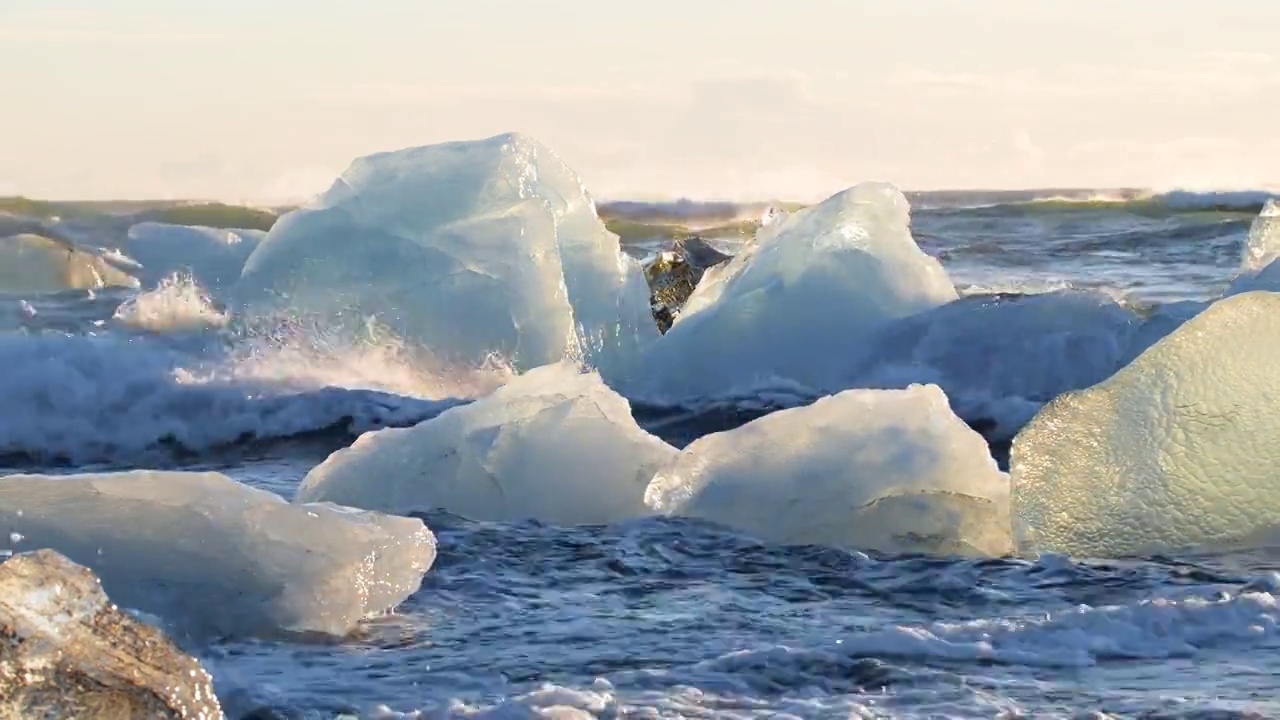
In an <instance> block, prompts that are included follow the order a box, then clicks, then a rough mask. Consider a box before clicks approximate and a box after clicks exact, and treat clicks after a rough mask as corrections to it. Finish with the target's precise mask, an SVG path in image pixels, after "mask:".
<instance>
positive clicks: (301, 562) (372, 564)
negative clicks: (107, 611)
mask: <svg viewBox="0 0 1280 720" xmlns="http://www.w3.org/2000/svg"><path fill="white" fill-rule="evenodd" d="M0 527H4V528H6V529H11V530H12V531H13V532H16V533H19V534H20V535H21V536H22V540H21V541H20V542H18V543H12V542H11V540H12V538H8V539H5V538H0V549H5V550H9V551H12V552H24V551H28V550H36V549H40V548H49V549H52V550H56V551H57V552H59V553H61V554H63V555H66V556H67V557H68V558H70V559H71V560H73V561H75V562H77V563H79V564H81V565H84V566H86V567H88V568H90V569H91V570H93V571H94V573H96V574H97V575H98V577H99V578H101V579H102V586H103V588H104V589H105V590H106V591H107V593H108V594H109V595H110V596H111V599H112V600H113V601H115V602H116V603H118V604H120V605H123V606H125V607H130V608H134V609H137V610H142V611H143V612H147V613H151V614H153V615H156V616H159V617H161V618H164V619H165V620H167V621H169V622H172V623H174V624H176V625H178V626H180V627H182V628H184V629H191V630H195V631H198V632H210V633H217V634H229V635H254V634H264V633H265V634H271V633H275V632H279V631H281V630H283V631H289V632H317V633H325V634H331V635H345V634H346V633H347V632H349V631H350V630H351V629H352V628H353V627H354V626H355V624H356V623H357V622H358V621H359V620H360V619H362V618H364V617H366V616H368V615H371V614H375V613H381V612H384V611H386V610H388V609H390V608H393V607H395V606H396V605H398V604H399V603H400V602H402V601H403V600H404V599H405V598H406V597H408V596H409V594H410V593H412V592H414V591H415V590H417V588H418V585H419V583H420V582H421V580H422V576H423V574H424V573H426V571H427V569H428V568H430V567H431V564H432V562H433V561H434V560H435V554H436V544H435V538H434V536H433V535H432V534H431V532H430V531H428V530H427V528H426V527H425V526H424V525H423V524H422V522H421V521H420V520H417V519H413V518H402V517H392V516H386V515H379V514H377V513H370V512H361V511H355V510H351V509H349V508H340V507H336V506H332V505H328V504H321V505H305V506H299V505H291V504H289V503H287V502H285V501H284V500H282V499H281V498H280V497H278V496H276V495H273V494H271V493H269V492H265V491H262V490H256V489H253V488H250V487H247V486H245V485H241V484H240V483H237V482H235V481H234V480H232V479H230V478H228V477H226V476H224V475H220V474H218V473H185V472H152V471H142V470H140V471H135V472H128V473H118V474H101V475H96V474H86V475H68V476H61V477H58V476H44V475H10V476H8V477H3V478H0Z"/></svg>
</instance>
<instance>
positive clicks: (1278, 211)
mask: <svg viewBox="0 0 1280 720" xmlns="http://www.w3.org/2000/svg"><path fill="white" fill-rule="evenodd" d="M1278 257H1280V203H1277V202H1276V200H1275V199H1269V200H1267V203H1266V205H1263V206H1262V211H1261V212H1259V213H1258V217H1256V218H1254V221H1253V224H1252V225H1250V226H1249V239H1248V241H1247V242H1246V243H1245V249H1244V257H1242V258H1241V259H1240V270H1241V271H1242V272H1245V271H1249V270H1261V269H1262V268H1264V267H1266V266H1268V265H1270V264H1271V262H1272V261H1273V260H1275V259H1276V258H1278Z"/></svg>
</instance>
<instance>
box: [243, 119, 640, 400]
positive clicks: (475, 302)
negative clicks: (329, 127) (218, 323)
mask: <svg viewBox="0 0 1280 720" xmlns="http://www.w3.org/2000/svg"><path fill="white" fill-rule="evenodd" d="M236 296H237V301H238V303H239V305H240V306H241V307H242V308H244V309H245V312H246V313H247V314H249V315H251V316H253V317H257V318H259V319H261V320H266V321H268V322H269V321H270V318H271V317H274V316H276V315H278V314H280V313H282V312H283V313H284V314H288V315H304V316H308V317H313V318H316V319H317V322H318V323H320V324H327V325H335V324H336V325H340V326H351V327H360V326H362V325H364V324H366V323H367V322H369V319H370V318H374V319H375V320H376V322H378V323H380V324H381V325H382V326H384V327H387V328H390V329H391V330H392V331H393V332H394V333H396V334H397V335H399V336H400V337H402V338H404V339H405V340H406V341H408V342H413V343H417V344H420V345H422V346H424V347H426V348H428V349H430V350H431V351H432V352H433V353H435V354H436V355H437V356H438V357H440V359H441V360H443V361H448V362H452V363H458V364H462V365H468V366H473V365H476V364H479V363H481V362H483V361H484V360H485V358H488V357H491V356H493V355H497V356H499V357H501V358H504V359H507V360H509V361H510V362H511V364H512V365H513V366H514V367H515V368H516V369H518V370H528V369H532V368H534V367H538V366H541V365H545V364H547V363H552V362H556V361H559V360H561V359H562V358H565V357H566V356H568V357H582V358H584V359H586V360H587V361H589V362H590V363H591V364H593V365H594V366H595V367H597V368H598V369H600V371H601V372H602V373H606V375H607V376H608V375H609V374H611V373H612V374H613V375H615V376H622V375H625V373H626V370H627V368H629V367H630V363H632V362H634V361H635V359H636V352H637V350H638V348H639V347H641V346H643V345H644V344H645V343H647V342H649V341H651V340H652V339H654V338H656V337H657V329H656V327H655V326H654V323H653V320H652V317H651V316H650V315H649V304H648V287H647V285H646V283H645V280H644V275H643V272H642V271H641V269H640V266H639V263H638V262H637V261H635V260H633V259H631V258H629V257H627V256H626V255H624V254H623V253H622V252H620V250H619V246H618V238H617V236H616V235H613V234H612V233H610V232H608V231H607V230H606V229H605V227H604V224H603V222H601V220H600V219H599V217H598V216H597V215H596V212H595V205H594V202H593V201H592V199H591V198H590V196H588V195H587V193H586V191H585V189H584V188H583V186H582V183H581V181H580V180H579V178H578V176H577V175H576V174H575V173H574V172H573V171H572V170H571V169H570V168H568V167H567V166H566V165H565V164H564V163H563V162H562V161H561V160H560V159H559V158H557V157H556V156H555V155H554V154H553V153H552V152H551V151H550V150H548V149H546V148H545V147H543V146H542V145H540V144H538V143H537V142H536V141H534V140H532V139H530V138H528V137H525V136H522V135H517V134H507V135H500V136H497V137H492V138H489V139H486V140H479V141H467V142H451V143H444V144H440V145H431V146H426V147H418V148H411V149H407V150H400V151H396V152H389V153H381V154H376V155H371V156H368V157H364V158H360V159H358V160H356V161H354V162H353V163H352V164H351V166H350V167H349V168H348V169H347V171H346V172H345V173H344V174H343V175H342V177H340V178H339V179H338V180H337V181H336V182H335V183H334V184H333V186H332V187H331V188H330V189H329V190H328V191H327V192H325V193H324V194H322V195H320V196H319V197H317V198H316V199H315V200H313V201H312V202H311V203H310V204H308V205H307V206H306V207H304V208H302V209H300V210H297V211H295V212H292V213H289V214H287V215H285V216H284V217H283V218H281V219H280V221H279V222H278V223H276V225H275V226H274V227H273V228H272V230H271V232H270V233H269V234H268V235H267V237H266V239H265V240H263V241H262V243H261V244H260V245H259V247H258V248H257V249H256V250H255V251H254V252H253V254H252V255H251V256H250V257H249V259H248V261H247V263H246V264H245V268H244V272H243V275H242V277H241V279H240V282H239V283H238V285H237V288H236Z"/></svg>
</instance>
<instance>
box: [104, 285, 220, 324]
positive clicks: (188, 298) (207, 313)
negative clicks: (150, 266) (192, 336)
mask: <svg viewBox="0 0 1280 720" xmlns="http://www.w3.org/2000/svg"><path fill="white" fill-rule="evenodd" d="M114 319H115V320H116V321H117V322H120V323H122V324H124V325H126V326H128V327H131V328H135V329H139V330H150V331H152V332H181V331H192V330H196V331H198V330H212V329H215V328H220V327H223V326H224V325H226V324H227V320H228V316H227V314H226V313H225V312H223V311H221V310H219V309H218V308H216V307H214V305H213V301H212V300H211V299H210V298H209V295H208V294H207V293H205V291H204V289H202V288H201V287H200V285H199V284H197V283H196V281H195V279H194V278H192V277H191V275H189V274H186V273H174V274H173V275H170V276H169V277H167V278H165V279H164V280H162V281H160V284H159V285H157V286H156V287H155V289H153V290H147V291H146V292H142V293H139V294H137V295H134V296H133V297H131V298H129V299H128V300H126V301H125V302H124V303H122V304H121V305H120V307H119V308H117V309H116V312H115V318H114Z"/></svg>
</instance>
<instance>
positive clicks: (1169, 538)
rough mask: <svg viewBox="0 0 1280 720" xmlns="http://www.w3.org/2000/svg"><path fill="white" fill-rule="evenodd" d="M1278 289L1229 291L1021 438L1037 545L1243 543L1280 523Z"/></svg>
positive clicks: (1110, 548)
mask: <svg viewBox="0 0 1280 720" xmlns="http://www.w3.org/2000/svg"><path fill="white" fill-rule="evenodd" d="M1278 351H1280V295H1277V294H1273V293H1268V292H1252V293H1245V294H1241V295H1236V296H1234V297H1230V298H1227V299H1225V300H1220V301H1218V302H1216V303H1214V304H1213V305H1210V306H1209V308H1208V309H1206V310H1204V311H1203V312H1201V313H1200V314H1199V315H1197V316H1195V317H1194V318H1192V319H1190V320H1188V321H1187V322H1186V323H1184V324H1183V325H1182V326H1181V327H1179V328H1178V329H1177V330H1175V331H1174V332H1173V333H1172V334H1170V335H1169V336H1167V337H1165V338H1164V339H1162V340H1160V341H1159V342H1157V343H1155V344H1154V345H1153V346H1152V347H1151V348H1149V349H1148V350H1147V351H1146V352H1145V353H1143V354H1142V355H1140V356H1138V358H1137V359H1135V360H1134V361H1133V362H1132V363H1130V364H1129V365H1128V366H1126V367H1125V368H1123V369H1122V370H1120V371H1119V372H1117V373H1116V374H1115V375H1113V376H1112V377H1111V378H1109V379H1108V380H1106V381H1105V382H1103V383H1101V384H1099V385H1095V386H1094V387H1091V388H1089V389H1087V390H1083V391H1080V392H1075V393H1070V394H1067V395H1063V396H1062V397H1060V398H1058V399H1057V400H1055V401H1054V402H1052V403H1050V404H1049V405H1048V406H1046V407H1045V408H1044V410H1042V411H1041V412H1040V413H1039V414H1038V415H1037V416H1036V417H1035V419H1034V420H1032V422H1031V423H1030V424H1029V425H1028V426H1027V427H1026V428H1024V429H1023V430H1022V432H1021V433H1019V435H1018V436H1017V438H1016V439H1015V440H1014V443H1013V452H1012V460H1011V476H1012V505H1013V510H1014V513H1015V522H1017V523H1018V524H1019V526H1020V529H1021V532H1022V533H1024V535H1025V536H1024V537H1023V538H1020V539H1021V540H1023V541H1024V542H1025V544H1026V546H1027V548H1028V549H1031V550H1042V551H1052V552H1062V553H1070V554H1073V555H1079V556H1086V557H1112V556H1119V555H1132V554H1146V553H1157V552H1168V551H1174V550H1178V549H1183V548H1187V547H1193V546H1215V545H1219V544H1231V543H1234V542H1236V541H1238V540H1239V539H1240V538H1242V537H1245V536H1249V535H1256V534H1258V533H1260V532H1262V531H1264V530H1266V529H1267V528H1270V527H1274V526H1277V525H1280V454H1278V451H1277V445H1276V443H1275V442H1274V438H1275V437H1276V436H1277V435H1278V434H1280V413H1277V412H1276V398H1277V397H1280V371H1277V369H1276V366H1275V357H1276V353H1277V352H1278Z"/></svg>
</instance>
